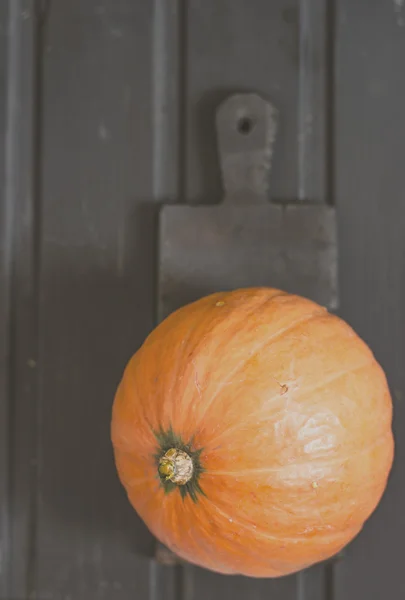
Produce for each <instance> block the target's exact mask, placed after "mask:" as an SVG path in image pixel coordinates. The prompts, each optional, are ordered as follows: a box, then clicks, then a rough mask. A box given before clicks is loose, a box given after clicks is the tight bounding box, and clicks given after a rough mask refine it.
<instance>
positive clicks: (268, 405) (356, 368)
mask: <svg viewBox="0 0 405 600" xmlns="http://www.w3.org/2000/svg"><path fill="white" fill-rule="evenodd" d="M370 362H373V358H372V357H371V359H368V360H367V361H366V362H363V363H361V364H358V365H356V366H354V367H353V368H350V369H346V370H345V371H340V372H338V373H334V374H333V375H332V376H330V377H329V378H327V379H325V380H323V381H322V383H321V384H319V385H314V386H309V387H307V388H305V386H304V387H301V388H299V389H298V390H296V391H298V392H299V395H300V397H301V396H302V395H307V394H310V393H312V392H314V391H317V390H321V389H323V388H324V387H325V386H326V385H328V384H330V383H332V382H334V381H336V380H337V379H339V378H340V377H344V376H345V375H350V374H352V373H356V372H357V371H360V370H361V369H365V368H366V367H368V366H369V364H370ZM294 391H295V390H294ZM288 396H289V392H287V393H286V394H282V392H281V390H280V392H279V393H278V394H276V395H275V396H272V397H271V398H269V400H268V401H266V410H268V409H270V408H271V407H272V405H273V404H275V403H276V401H277V400H280V398H281V397H283V398H284V399H285V403H286V404H287V403H288V402H289V401H290V400H291V399H290V398H289V397H288ZM316 405H317V403H316V401H315V402H313V403H312V404H311V407H312V406H316ZM285 408H286V407H284V410H285ZM258 416H260V417H262V416H263V406H261V407H260V409H259V410H257V411H254V412H252V413H250V414H248V415H246V418H247V419H254V418H256V417H258ZM264 420H265V419H264V418H263V421H264ZM244 426H246V423H243V424H242V425H241V427H239V426H235V427H231V428H228V429H226V430H224V431H222V432H221V433H220V434H219V435H217V436H216V437H215V438H211V439H210V440H209V443H208V444H207V445H206V447H207V448H208V447H211V446H212V444H214V443H215V444H217V443H218V441H220V440H223V439H224V438H225V439H226V437H228V435H231V434H235V433H236V432H238V431H240V430H241V429H243V427H244ZM225 436H226V437H225Z"/></svg>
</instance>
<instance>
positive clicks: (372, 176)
mask: <svg viewBox="0 0 405 600" xmlns="http://www.w3.org/2000/svg"><path fill="white" fill-rule="evenodd" d="M336 24H337V29H336V31H337V54H336V88H335V107H336V112H335V136H336V161H335V182H336V204H337V208H338V215H339V220H340V248H341V255H340V256H341V263H340V266H341V300H342V308H341V312H342V314H343V315H344V316H345V317H346V318H347V319H348V320H349V321H350V322H351V323H352V324H353V325H354V327H355V328H356V329H357V331H358V332H359V333H360V334H361V335H363V336H364V337H365V339H366V340H367V341H368V342H369V343H370V345H371V347H372V348H373V350H374V352H375V354H376V356H377V358H378V359H379V360H380V361H381V363H382V364H383V366H384V368H385V369H386V372H387V375H388V379H389V382H390V385H391V389H392V393H393V399H394V432H395V438H396V458H395V463H394V469H393V472H392V477H391V479H390V482H389V487H388V490H387V492H386V494H385V496H384V498H383V500H382V502H381V505H380V507H379V508H378V510H377V511H376V513H375V514H374V516H373V517H372V518H371V520H370V522H369V523H368V524H367V525H366V527H365V528H364V530H363V532H362V534H361V535H360V536H359V537H358V539H357V540H356V541H355V542H354V543H353V544H352V545H351V547H350V548H349V549H348V551H347V557H346V559H345V560H343V561H342V562H341V563H339V567H338V568H337V569H336V573H335V599H334V600H355V599H356V600H357V599H358V598H367V599H370V600H379V599H380V598H383V597H387V598H403V597H404V596H405V580H404V576H403V565H404V561H403V558H402V557H403V539H404V536H405V518H404V512H403V508H402V507H403V506H404V503H405V478H404V464H405V372H404V364H405V311H404V307H405V278H404V274H405V238H404V224H405V202H404V189H405V170H404V156H405V120H404V117H403V110H404V106H405V86H404V66H405V6H403V3H402V2H377V1H375V2H368V1H367V0H360V1H358V2H350V1H349V0H341V1H340V2H339V3H338V12H337V21H336Z"/></svg>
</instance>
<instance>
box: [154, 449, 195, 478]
mask: <svg viewBox="0 0 405 600" xmlns="http://www.w3.org/2000/svg"><path fill="white" fill-rule="evenodd" d="M193 469H194V465H193V459H192V458H191V456H189V455H188V454H187V452H184V450H179V449H178V448H170V450H167V452H165V453H164V455H163V456H162V457H161V458H160V460H159V475H160V476H161V477H162V478H163V479H165V480H166V481H171V482H172V483H176V484H177V485H185V484H186V483H187V482H188V481H190V479H191V477H192V475H193Z"/></svg>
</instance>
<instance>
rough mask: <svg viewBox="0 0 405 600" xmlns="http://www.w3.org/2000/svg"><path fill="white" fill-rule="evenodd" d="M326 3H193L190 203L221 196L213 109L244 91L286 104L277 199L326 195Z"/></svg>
mask: <svg viewBox="0 0 405 600" xmlns="http://www.w3.org/2000/svg"><path fill="white" fill-rule="evenodd" d="M327 5H328V3H327V2H326V0H316V2H312V1H310V0H301V1H300V0H293V1H291V0H289V1H286V0H276V1H272V2H268V1H267V0H253V1H252V2H249V3H246V2H245V1H244V0H223V1H222V2H216V1H215V0H192V1H191V2H189V3H188V32H187V38H188V45H187V48H188V51H187V54H186V57H187V64H186V77H185V83H186V91H187V97H188V100H189V104H188V115H187V124H186V125H187V131H186V132H185V133H186V139H187V144H188V146H187V152H186V157H187V161H186V167H187V168H186V185H185V196H186V198H187V201H192V202H216V201H218V200H219V198H220V193H219V190H220V179H219V169H218V161H217V154H216V148H215V131H214V127H213V123H214V111H215V109H216V107H217V106H218V104H219V102H220V101H221V100H222V99H224V98H225V97H226V96H228V94H230V93H234V92H238V91H254V92H257V93H259V94H261V95H263V96H265V97H267V98H269V100H270V101H271V102H272V103H273V104H274V105H275V106H276V107H277V108H278V109H279V110H280V119H281V124H280V131H279V136H278V140H277V142H276V148H275V157H274V162H273V175H272V184H271V193H272V196H273V198H274V199H275V200H281V201H291V200H293V201H296V200H297V199H298V198H299V199H301V200H304V199H308V200H312V201H315V202H323V201H324V200H325V195H326V190H327V184H326V181H325V173H326V172H325V168H326V164H325V163H326V147H327V139H326V129H325V127H326V126H325V123H326V114H325V112H326V106H325V102H326V71H327V69H326V60H327V56H328V55H327V53H326V52H325V50H326V19H327V15H326V7H327Z"/></svg>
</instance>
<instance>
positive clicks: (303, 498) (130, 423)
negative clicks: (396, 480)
mask: <svg viewBox="0 0 405 600" xmlns="http://www.w3.org/2000/svg"><path fill="white" fill-rule="evenodd" d="M391 422H392V401H391V397H390V393H389V389H388V386H387V381H386V377H385V375H384V372H383V370H382V368H381V367H380V365H379V364H378V363H377V361H376V359H375V358H374V356H373V354H372V352H371V351H370V349H369V348H368V346H367V345H366V344H365V343H364V342H363V341H362V340H361V339H360V338H359V337H358V336H357V334H356V333H355V332H354V331H353V330H352V328H351V327H350V326H349V325H348V324H346V323H345V322H344V321H343V320H341V319H340V318H338V317H337V316H334V315H332V314H330V313H328V311H327V310H326V309H325V308H323V307H321V306H319V305H317V304H315V303H314V302H312V301H310V300H307V299H305V298H301V297H299V296H295V295H291V294H287V293H284V292H282V291H279V290H275V289H267V288H264V289H262V288H255V289H242V290H236V291H232V292H227V293H217V294H214V295H210V296H208V297H205V298H203V299H201V300H198V301H197V302H194V303H192V304H189V305H187V306H185V307H183V308H181V309H180V310H178V311H176V312H174V313H173V314H171V315H170V316H169V317H168V318H167V319H165V320H164V321H163V322H162V323H161V324H160V325H159V326H158V327H157V328H156V329H155V330H154V331H153V332H152V333H151V334H150V335H149V337H148V338H147V339H146V341H145V342H144V344H143V346H142V347H141V348H140V350H139V351H138V352H137V353H136V354H135V355H134V356H133V358H132V359H131V360H130V361H129V364H128V365H127V367H126V369H125V372H124V375H123V378H122V380H121V383H120V385H119V388H118V390H117V393H116V397H115V400H114V406H113V414H112V442H113V447H114V454H115V461H116V467H117V471H118V474H119V477H120V479H121V482H122V484H123V485H124V487H125V488H126V491H127V494H128V497H129V501H130V502H131V504H132V505H133V507H134V508H135V509H136V511H137V512H138V514H139V515H140V517H141V518H142V519H143V521H144V522H145V523H146V525H147V526H148V527H149V529H150V530H151V532H152V533H153V534H154V535H155V536H156V537H157V538H158V539H159V540H160V541H161V542H162V543H163V544H165V545H166V546H167V547H168V548H169V549H171V550H172V551H173V552H175V553H176V554H177V555H178V556H179V557H180V558H182V559H184V560H186V561H189V562H191V563H194V564H196V565H200V566H202V567H205V568H208V569H211V570H213V571H217V572H220V573H228V574H231V573H239V574H244V575H248V576H252V577H277V576H281V575H286V574H289V573H293V572H296V571H298V570H301V569H303V568H305V567H307V566H309V565H311V564H314V563H316V562H319V561H323V560H325V559H327V558H329V557H331V556H333V555H334V554H336V553H337V552H338V551H339V550H341V549H342V548H343V547H344V546H345V545H346V544H347V543H348V542H349V541H350V540H352V539H353V538H354V537H355V536H356V535H357V534H358V533H359V531H360V530H361V528H362V526H363V524H364V522H365V521H366V519H367V518H368V517H369V516H370V515H371V514H372V512H373V511H374V509H375V508H376V506H377V505H378V503H379V500H380V498H381V496H382V494H383V492H384V489H385V487H386V484H387V478H388V475H389V472H390V469H391V465H392V461H393V448H394V443H393V435H392V430H391Z"/></svg>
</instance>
